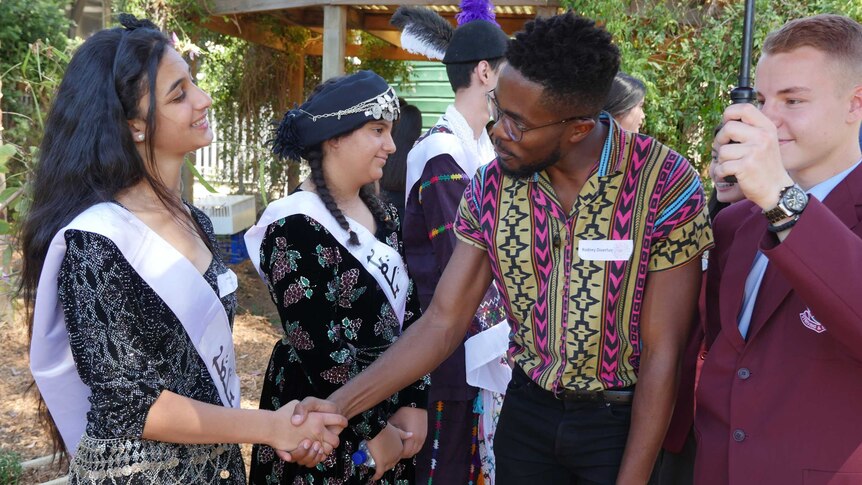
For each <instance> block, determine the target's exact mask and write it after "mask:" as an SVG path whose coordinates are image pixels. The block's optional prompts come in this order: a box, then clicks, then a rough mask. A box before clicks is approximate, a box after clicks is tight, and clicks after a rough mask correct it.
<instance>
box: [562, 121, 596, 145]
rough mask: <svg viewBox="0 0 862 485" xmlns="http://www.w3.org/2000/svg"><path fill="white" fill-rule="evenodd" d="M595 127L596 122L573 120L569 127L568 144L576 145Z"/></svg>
mask: <svg viewBox="0 0 862 485" xmlns="http://www.w3.org/2000/svg"><path fill="white" fill-rule="evenodd" d="M595 126H596V120H594V119H589V120H575V122H574V123H572V125H571V126H570V127H569V130H568V133H569V143H578V142H580V141H581V140H583V139H584V138H586V136H587V135H589V134H590V132H591V131H593V128H595Z"/></svg>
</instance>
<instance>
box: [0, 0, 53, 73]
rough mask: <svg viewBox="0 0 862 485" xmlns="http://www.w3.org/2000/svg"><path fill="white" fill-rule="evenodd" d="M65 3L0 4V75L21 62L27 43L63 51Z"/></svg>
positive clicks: (8, 0)
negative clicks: (49, 46)
mask: <svg viewBox="0 0 862 485" xmlns="http://www.w3.org/2000/svg"><path fill="white" fill-rule="evenodd" d="M67 3H68V1H64V0H35V1H34V0H3V1H0V19H2V21H0V73H4V72H6V71H8V70H9V69H10V68H11V67H12V66H14V65H16V64H18V63H19V62H21V61H22V60H23V59H24V57H25V56H26V55H27V51H28V50H29V49H30V44H32V43H34V42H36V41H37V40H41V41H42V42H43V43H45V44H48V45H52V46H55V47H57V48H58V49H62V48H64V47H65V45H66V40H67V39H66V32H67V30H68V28H69V20H68V19H67V18H66V16H65V15H64V13H63V7H64V6H65V4H67Z"/></svg>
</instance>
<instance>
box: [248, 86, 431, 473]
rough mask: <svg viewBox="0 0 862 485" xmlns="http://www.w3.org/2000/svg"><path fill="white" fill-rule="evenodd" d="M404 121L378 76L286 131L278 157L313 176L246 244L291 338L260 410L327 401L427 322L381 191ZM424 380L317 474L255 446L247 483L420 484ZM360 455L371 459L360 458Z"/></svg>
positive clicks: (345, 437) (281, 132) (368, 422)
mask: <svg viewBox="0 0 862 485" xmlns="http://www.w3.org/2000/svg"><path fill="white" fill-rule="evenodd" d="M398 114H399V103H398V98H397V97H396V95H395V92H394V90H393V89H392V88H391V87H390V86H389V85H388V84H387V83H386V81H384V80H383V78H381V77H380V76H378V75H377V74H375V73H373V72H371V71H360V72H358V73H356V74H352V75H350V76H345V77H339V78H333V79H330V80H328V81H326V82H324V83H323V84H321V85H320V86H318V87H317V88H316V89H315V91H314V92H313V93H312V94H311V96H310V97H309V98H308V100H307V101H306V102H305V103H304V104H303V105H302V106H300V107H298V108H295V109H292V110H290V111H288V112H287V114H285V116H284V119H283V121H282V122H281V124H280V125H279V127H278V130H277V133H276V136H275V139H274V141H273V145H272V148H273V151H274V152H275V153H276V155H278V156H279V157H281V158H286V159H293V160H299V159H303V160H305V161H306V162H308V165H309V168H310V169H311V175H310V176H309V178H308V179H307V180H305V181H304V182H303V183H302V184H301V185H300V186H299V189H298V190H297V191H295V192H294V193H292V194H291V195H289V196H287V197H285V198H283V199H280V200H277V201H275V202H272V203H271V204H269V206H268V207H267V208H266V210H265V211H264V213H263V215H262V216H261V218H260V220H259V221H258V222H257V224H256V225H255V226H253V227H252V228H251V229H249V230H248V231H247V232H246V235H245V242H246V246H247V247H248V249H249V251H248V252H249V256H250V258H251V260H252V263H253V264H254V266H255V268H256V269H257V271H258V273H259V274H260V276H261V278H262V279H263V280H264V282H265V283H266V285H267V287H268V288H269V290H270V294H271V295H272V300H273V302H274V303H275V304H276V306H277V308H278V313H279V315H280V317H281V321H282V325H283V327H284V332H285V336H284V338H282V339H279V341H278V342H276V344H275V348H274V349H273V352H272V357H271V358H270V363H269V365H268V367H267V369H268V370H267V373H266V376H265V377H264V381H263V391H262V394H261V399H260V407H261V408H263V409H278V408H280V407H281V406H282V405H284V404H286V403H288V402H290V401H291V400H292V399H297V398H304V397H307V396H319V397H326V396H328V395H329V394H330V393H332V392H333V391H335V390H337V389H338V388H339V387H341V386H342V385H343V384H344V383H346V382H348V381H349V380H350V379H351V377H352V376H354V375H356V374H358V373H360V372H361V371H362V370H363V369H365V367H367V366H368V365H370V364H371V363H373V362H374V361H375V360H376V358H377V357H378V356H379V355H380V354H381V353H382V352H383V351H384V350H386V348H388V347H389V346H390V345H391V344H392V343H393V342H394V341H395V340H396V339H398V336H399V335H400V334H401V330H402V328H406V327H407V326H409V325H410V323H411V322H413V321H414V320H415V319H417V318H418V317H419V304H418V301H417V300H416V298H415V297H414V296H413V295H414V292H413V284H412V282H411V281H410V278H409V277H408V276H407V270H406V268H405V266H404V261H403V257H402V254H401V252H400V247H401V242H400V240H399V237H398V227H397V226H398V223H397V213H396V211H395V208H394V207H392V206H391V205H389V204H385V203H383V202H382V201H380V200H379V199H378V198H377V197H376V196H375V195H374V188H373V187H374V182H375V181H377V180H379V179H380V178H381V177H382V175H383V171H382V169H383V165H384V164H385V163H386V159H387V157H388V155H389V154H391V153H393V152H394V151H395V143H394V142H393V141H392V136H391V131H392V123H393V121H394V120H395V119H396V118H397V117H398ZM427 381H428V379H427V377H425V378H421V379H419V380H418V381H416V382H414V383H413V384H412V385H409V386H407V387H406V388H404V389H403V390H401V391H399V392H397V393H395V394H392V395H390V396H389V398H388V399H386V400H385V401H384V402H383V403H381V404H378V405H376V406H374V407H373V408H372V409H371V410H370V411H369V412H366V413H363V414H361V415H359V416H356V417H354V418H353V419H351V420H350V421H349V425H348V427H347V428H345V429H344V431H343V432H342V433H341V435H340V444H339V445H338V447H337V448H335V450H334V451H333V453H332V454H331V455H330V456H329V457H328V458H326V457H323V456H320V458H321V459H322V458H326V459H325V461H323V462H321V463H317V462H316V461H315V462H314V463H313V465H316V466H315V467H314V468H303V467H301V466H299V465H298V464H296V463H285V462H282V461H281V460H280V459H279V458H278V456H282V455H281V454H280V452H277V451H276V450H274V449H273V448H272V447H270V446H266V445H257V446H255V447H254V450H253V453H252V464H251V482H252V483H257V484H267V485H269V484H271V483H273V482H275V483H282V484H294V483H340V484H345V485H346V484H356V485H358V484H365V483H370V482H371V481H372V480H378V479H380V480H381V481H380V482H379V483H381V484H396V483H398V484H401V483H403V484H412V483H414V472H413V460H412V456H413V455H415V453H416V451H418V448H419V445H418V444H411V440H413V441H418V442H420V443H421V442H423V441H424V438H425V429H424V428H425V424H426V422H427V417H426V415H425V414H426V413H425V406H426V403H427V400H428V394H427V384H428V382H427ZM406 430H409V432H408V431H406ZM410 433H413V435H412V436H411V435H410ZM405 442H406V444H407V448H409V449H408V450H406V451H405ZM360 450H361V451H364V452H365V453H366V455H365V457H364V458H362V459H359V460H355V458H354V454H356V453H357V452H358V451H360ZM288 451H290V450H288ZM277 454H278V456H276V455H277ZM360 455H361V453H360ZM368 455H370V460H369V459H368ZM358 456H359V455H358ZM355 461H358V463H355ZM303 464H305V465H312V464H311V463H308V462H303Z"/></svg>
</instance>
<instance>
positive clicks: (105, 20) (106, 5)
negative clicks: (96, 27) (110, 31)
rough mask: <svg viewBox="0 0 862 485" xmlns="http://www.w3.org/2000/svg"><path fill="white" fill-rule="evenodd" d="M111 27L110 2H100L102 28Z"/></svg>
mask: <svg viewBox="0 0 862 485" xmlns="http://www.w3.org/2000/svg"><path fill="white" fill-rule="evenodd" d="M110 26H111V0H102V28H103V29H107V28H109V27H110Z"/></svg>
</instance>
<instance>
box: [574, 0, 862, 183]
mask: <svg viewBox="0 0 862 485" xmlns="http://www.w3.org/2000/svg"><path fill="white" fill-rule="evenodd" d="M562 3H563V4H564V5H566V6H568V7H570V8H572V9H573V10H575V11H576V12H578V13H579V14H581V15H584V16H586V17H589V18H593V19H595V20H597V21H598V22H600V23H603V24H604V25H605V27H606V28H607V30H608V31H609V32H611V33H612V34H613V35H614V40H615V42H616V44H617V45H618V46H619V47H620V51H621V53H622V66H621V68H622V70H624V71H626V72H628V73H629V74H632V75H634V76H635V77H638V78H639V79H641V80H643V81H644V83H645V84H646V85H647V97H646V104H645V107H644V111H645V112H646V121H645V124H644V126H643V127H642V128H641V130H642V131H643V132H644V133H647V134H649V135H652V136H654V137H655V138H657V139H658V140H660V141H662V142H663V143H665V144H667V145H669V146H671V147H673V148H674V149H676V150H677V151H679V152H680V153H682V154H684V155H685V156H687V157H688V158H689V159H690V160H691V162H692V163H693V164H694V165H695V166H696V167H697V168H699V169H700V170H701V171H703V169H705V167H706V164H707V163H708V160H709V150H710V148H709V145H710V144H711V141H712V130H713V129H714V127H715V126H716V125H717V124H718V123H719V121H721V113H722V111H723V110H724V108H725V107H726V106H727V105H728V104H729V103H730V96H729V94H730V91H731V89H732V88H733V87H734V86H735V85H736V84H737V76H738V75H739V65H740V56H741V54H740V52H741V45H742V16H743V6H744V2H743V0H729V1H718V0H712V1H709V0H692V1H688V2H681V1H679V0H668V1H662V2H659V1H654V0H651V1H638V0H598V1H597V0H589V1H588V0H563V2H562ZM819 13H838V14H843V15H848V16H850V17H852V18H854V19H856V20H860V19H862V2H859V1H858V0H812V1H804V2H803V1H794V2H773V1H768V0H757V1H756V13H755V35H754V53H753V57H754V61H755V62H756V60H757V57H758V56H759V53H760V48H761V46H762V45H763V40H764V39H765V37H766V34H768V33H769V32H770V31H772V30H775V29H777V28H779V27H780V26H781V25H783V24H784V23H785V22H786V21H787V20H790V19H794V18H799V17H804V16H808V15H815V14H819ZM753 68H754V66H752V73H751V75H752V78H753V76H754V69H753Z"/></svg>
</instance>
